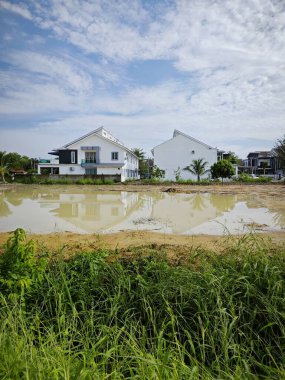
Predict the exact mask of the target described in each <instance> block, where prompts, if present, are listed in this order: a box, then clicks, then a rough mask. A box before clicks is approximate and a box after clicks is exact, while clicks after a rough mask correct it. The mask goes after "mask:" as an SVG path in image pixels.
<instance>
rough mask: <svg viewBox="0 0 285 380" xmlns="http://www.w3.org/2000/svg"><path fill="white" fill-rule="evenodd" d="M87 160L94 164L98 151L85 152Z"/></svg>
mask: <svg viewBox="0 0 285 380" xmlns="http://www.w3.org/2000/svg"><path fill="white" fill-rule="evenodd" d="M85 162H86V163H87V164H93V163H95V162H96V152H85Z"/></svg>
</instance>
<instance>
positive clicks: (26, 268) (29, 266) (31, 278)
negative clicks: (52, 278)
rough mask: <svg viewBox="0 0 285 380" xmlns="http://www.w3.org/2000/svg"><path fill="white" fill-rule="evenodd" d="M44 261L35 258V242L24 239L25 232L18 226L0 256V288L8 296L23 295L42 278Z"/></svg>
mask: <svg viewBox="0 0 285 380" xmlns="http://www.w3.org/2000/svg"><path fill="white" fill-rule="evenodd" d="M45 265H46V261H45V260H44V259H43V258H41V259H36V257H35V243H34V242H33V241H32V240H31V241H26V233H25V231H24V230H23V229H21V228H18V229H17V230H16V231H15V232H14V233H13V235H12V236H11V237H10V238H9V240H8V241H7V243H6V244H5V246H4V253H3V255H1V256H0V289H1V292H2V293H3V294H4V295H8V298H15V297H17V296H20V295H21V296H23V294H24V293H25V291H26V290H29V289H30V287H31V286H32V285H33V284H34V283H36V282H39V281H41V280H42V279H43V273H44V270H45Z"/></svg>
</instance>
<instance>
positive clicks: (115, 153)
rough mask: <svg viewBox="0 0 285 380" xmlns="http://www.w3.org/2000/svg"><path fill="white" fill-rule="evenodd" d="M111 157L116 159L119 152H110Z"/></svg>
mask: <svg viewBox="0 0 285 380" xmlns="http://www.w3.org/2000/svg"><path fill="white" fill-rule="evenodd" d="M111 158H112V160H114V161H115V160H116V161H117V160H118V159H119V152H112V153H111Z"/></svg>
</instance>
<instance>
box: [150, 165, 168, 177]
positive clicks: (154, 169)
mask: <svg viewBox="0 0 285 380" xmlns="http://www.w3.org/2000/svg"><path fill="white" fill-rule="evenodd" d="M164 175H165V172H164V170H162V169H159V167H158V166H156V165H154V166H153V167H152V171H151V178H163V177H164Z"/></svg>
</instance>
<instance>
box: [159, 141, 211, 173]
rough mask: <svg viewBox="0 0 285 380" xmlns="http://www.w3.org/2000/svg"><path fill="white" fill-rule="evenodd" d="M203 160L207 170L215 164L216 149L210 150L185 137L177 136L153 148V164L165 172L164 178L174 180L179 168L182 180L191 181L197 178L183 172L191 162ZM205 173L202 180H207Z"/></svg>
mask: <svg viewBox="0 0 285 380" xmlns="http://www.w3.org/2000/svg"><path fill="white" fill-rule="evenodd" d="M199 158H203V159H204V160H205V161H207V162H208V165H207V169H210V167H211V166H212V165H213V164H214V163H215V162H217V149H215V148H213V149H210V148H209V147H208V146H205V145H203V144H200V143H199V142H197V141H194V140H191V139H189V138H187V137H185V136H182V135H177V136H176V137H174V138H172V139H171V140H168V141H166V142H165V143H163V144H161V145H158V146H157V147H155V148H154V164H155V165H157V166H158V167H159V168H160V169H162V170H165V178H166V179H169V180H175V173H174V172H175V171H176V170H177V169H178V167H180V169H181V174H180V176H181V178H182V179H193V180H196V179H197V177H196V176H195V175H194V174H192V173H190V172H189V171H185V170H183V168H185V167H186V166H189V165H191V163H192V161H193V160H197V159H199ZM208 176H209V173H206V174H205V175H204V176H203V177H202V178H208Z"/></svg>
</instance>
